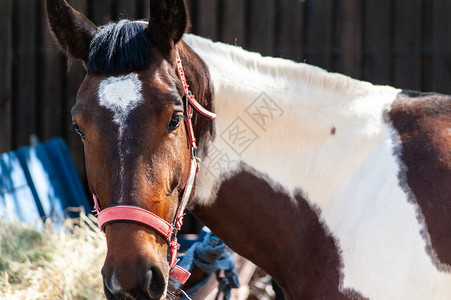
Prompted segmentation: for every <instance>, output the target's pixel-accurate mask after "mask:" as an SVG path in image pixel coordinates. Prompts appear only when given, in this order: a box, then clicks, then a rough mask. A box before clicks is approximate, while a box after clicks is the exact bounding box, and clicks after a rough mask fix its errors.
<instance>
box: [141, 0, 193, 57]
mask: <svg viewBox="0 0 451 300" xmlns="http://www.w3.org/2000/svg"><path fill="white" fill-rule="evenodd" d="M188 26H189V16H188V9H187V7H186V3H185V0H150V18H149V26H148V28H147V34H148V36H149V38H150V39H151V40H152V41H153V42H154V43H155V44H156V46H157V47H158V49H159V50H160V51H161V52H162V53H163V55H169V53H170V52H171V50H172V49H174V47H175V44H177V43H178V42H179V41H180V40H181V39H182V36H183V34H184V33H185V32H186V30H187V29H188Z"/></svg>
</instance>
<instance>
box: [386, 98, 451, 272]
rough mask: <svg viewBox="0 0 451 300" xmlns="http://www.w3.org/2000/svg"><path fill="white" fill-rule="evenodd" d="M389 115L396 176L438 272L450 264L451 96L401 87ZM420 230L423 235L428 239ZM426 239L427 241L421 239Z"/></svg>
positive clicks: (444, 269)
mask: <svg viewBox="0 0 451 300" xmlns="http://www.w3.org/2000/svg"><path fill="white" fill-rule="evenodd" d="M389 116H390V120H391V122H392V123H393V125H394V127H395V128H396V130H397V132H398V133H399V136H400V139H401V140H400V142H401V145H400V149H399V153H396V154H397V156H398V158H399V159H400V161H401V163H402V164H403V167H402V168H401V170H402V171H401V174H400V180H401V184H402V186H403V188H404V190H405V191H406V192H408V193H409V194H410V200H411V201H412V202H414V203H416V204H418V206H419V210H420V211H419V212H418V218H419V221H420V222H421V223H423V224H424V225H425V227H426V228H424V229H423V230H427V233H429V236H430V243H431V245H428V249H427V252H428V254H429V255H430V256H431V258H432V259H433V261H434V263H435V265H436V266H437V268H438V269H439V270H441V271H449V270H450V266H451V97H450V96H446V95H440V94H432V93H427V94H426V93H418V92H412V91H404V92H402V93H400V94H399V95H398V97H397V99H396V100H395V101H394V103H393V105H392V108H391V111H390V113H389ZM427 233H425V232H423V237H426V238H427ZM426 241H427V240H426Z"/></svg>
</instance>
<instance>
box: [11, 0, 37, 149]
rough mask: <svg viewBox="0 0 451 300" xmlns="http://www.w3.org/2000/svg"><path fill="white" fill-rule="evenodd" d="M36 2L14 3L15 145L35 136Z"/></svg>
mask: <svg viewBox="0 0 451 300" xmlns="http://www.w3.org/2000/svg"><path fill="white" fill-rule="evenodd" d="M37 4H38V2H36V1H34V0H22V1H15V3H14V5H15V16H14V18H16V20H20V21H17V22H15V28H14V29H15V41H16V42H15V49H14V52H15V57H14V69H15V78H14V79H13V80H14V81H13V85H14V95H13V114H14V117H13V118H14V120H13V132H14V135H13V139H14V146H15V147H16V146H22V145H28V144H29V138H30V136H31V135H32V134H36V133H37V126H36V125H37V122H36V111H37V96H36V95H37V93H36V75H37V74H36V65H37V62H36V51H37V36H36V33H35V31H34V29H35V28H36V26H38V20H37V17H36V14H37Z"/></svg>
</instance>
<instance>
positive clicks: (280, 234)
mask: <svg viewBox="0 0 451 300" xmlns="http://www.w3.org/2000/svg"><path fill="white" fill-rule="evenodd" d="M247 169H248V168H247ZM254 174H255V171H251V170H246V168H245V169H244V170H243V171H241V172H239V173H238V174H236V175H235V176H233V177H232V178H230V179H228V180H226V181H224V182H223V183H222V184H221V186H220V188H219V191H218V195H217V199H216V201H215V202H214V203H213V204H212V205H209V206H197V207H195V208H194V209H193V213H194V214H195V215H196V216H197V217H198V218H199V219H200V220H202V221H203V222H204V223H205V224H206V225H207V226H209V227H210V228H211V229H212V230H213V232H214V233H215V234H216V235H218V236H219V237H220V238H221V239H222V240H223V241H224V242H225V243H226V244H227V245H228V246H230V247H231V248H232V249H233V250H234V251H236V252H237V253H239V254H240V255H242V256H244V257H247V258H248V259H250V260H251V261H253V262H254V263H255V264H256V265H258V266H260V267H261V268H262V269H264V270H265V271H266V272H268V274H270V275H271V276H272V277H273V278H274V279H275V280H276V281H277V283H278V284H279V285H280V286H281V288H282V289H283V290H284V292H285V295H286V298H287V299H363V297H362V296H361V295H360V294H358V293H357V292H355V291H352V290H345V291H344V292H342V291H340V290H339V286H340V276H341V273H340V272H341V268H342V262H341V257H340V249H339V247H338V246H337V243H336V241H335V239H334V237H333V236H332V235H331V234H330V233H329V232H328V230H327V228H326V227H325V225H324V224H322V222H321V221H320V219H319V215H320V213H319V210H318V209H316V208H313V207H311V206H310V205H309V203H308V202H307V201H306V199H305V197H304V196H303V195H302V193H300V192H299V193H297V194H296V196H295V198H294V199H293V198H291V197H290V196H288V195H287V193H286V192H285V191H283V189H282V188H281V187H275V188H274V187H273V185H270V184H269V182H270V181H269V180H268V179H265V178H263V176H259V177H257V176H256V175H254Z"/></svg>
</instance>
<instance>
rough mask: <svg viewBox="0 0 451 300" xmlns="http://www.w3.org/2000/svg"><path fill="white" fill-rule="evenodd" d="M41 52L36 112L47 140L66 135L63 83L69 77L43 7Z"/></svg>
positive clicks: (42, 133)
mask: <svg viewBox="0 0 451 300" xmlns="http://www.w3.org/2000/svg"><path fill="white" fill-rule="evenodd" d="M39 16H40V23H41V29H40V30H39V43H38V44H39V52H38V67H39V69H38V74H39V75H38V77H37V79H36V80H37V84H38V86H37V89H38V96H39V105H38V108H39V111H38V112H37V113H38V115H37V120H38V129H39V138H40V139H41V140H42V141H46V140H48V139H50V138H52V137H54V136H64V134H65V132H64V123H65V118H64V109H65V103H64V96H65V95H64V85H65V81H66V73H65V59H64V57H63V55H62V53H61V51H59V50H58V48H57V46H56V45H55V41H54V39H53V38H52V36H51V34H50V30H49V27H48V24H47V18H46V17H45V12H44V7H43V6H41V7H40V14H39Z"/></svg>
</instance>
